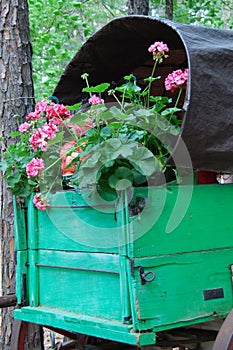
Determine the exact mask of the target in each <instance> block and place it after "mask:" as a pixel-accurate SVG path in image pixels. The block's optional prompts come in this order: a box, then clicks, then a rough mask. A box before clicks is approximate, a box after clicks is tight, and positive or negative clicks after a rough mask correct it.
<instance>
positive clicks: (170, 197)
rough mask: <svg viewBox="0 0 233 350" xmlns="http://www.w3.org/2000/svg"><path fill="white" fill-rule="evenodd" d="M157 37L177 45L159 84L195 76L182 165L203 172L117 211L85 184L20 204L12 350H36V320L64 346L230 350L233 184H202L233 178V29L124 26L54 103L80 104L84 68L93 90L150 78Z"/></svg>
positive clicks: (130, 198)
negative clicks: (43, 206) (179, 72)
mask: <svg viewBox="0 0 233 350" xmlns="http://www.w3.org/2000/svg"><path fill="white" fill-rule="evenodd" d="M156 39H160V40H164V42H167V43H168V44H169V46H170V47H171V56H170V59H169V60H168V61H167V62H168V63H167V62H166V65H165V64H164V65H162V66H161V68H160V74H161V75H162V76H165V75H166V74H167V72H168V71H169V69H170V68H171V67H173V68H176V67H179V66H180V65H184V66H185V65H188V67H189V70H190V73H191V75H190V80H189V85H188V88H187V91H186V97H185V100H184V101H183V103H184V110H185V116H184V121H183V125H182V128H181V135H180V136H182V139H183V141H184V143H182V140H181V137H178V139H177V140H176V144H175V147H174V153H173V159H175V162H176V164H178V165H179V167H180V169H183V168H187V164H188V165H190V164H191V165H192V166H193V168H194V176H193V173H192V172H189V176H186V178H185V181H184V182H183V183H181V184H169V183H168V184H166V185H163V186H161V185H158V186H149V187H135V188H131V189H130V190H126V191H122V192H121V193H120V196H119V198H118V200H117V202H114V203H112V202H110V203H108V202H107V203H106V201H104V200H103V201H102V200H100V198H97V197H96V196H93V195H90V194H91V191H92V190H91V189H88V188H87V189H82V190H79V189H76V190H68V191H60V192H57V193H55V194H51V195H50V206H49V207H48V209H47V210H46V211H38V210H37V209H35V208H34V206H33V202H32V199H29V200H28V201H27V203H24V204H22V202H20V201H17V200H15V250H16V262H17V270H16V275H17V278H16V286H17V291H16V294H17V307H16V309H15V311H14V317H15V320H16V324H15V330H14V335H13V336H12V350H16V349H18V350H25V349H27V346H28V345H27V344H26V331H27V328H28V327H30V324H31V323H36V324H38V325H41V327H42V326H43V327H47V328H49V329H52V330H55V331H57V332H59V333H61V334H64V335H65V336H66V337H67V339H68V338H69V340H64V341H63V343H60V345H59V346H60V347H59V349H116V348H117V349H118V348H119V349H131V348H132V349H134V348H142V349H153V350H159V349H161V350H162V349H167V350H168V349H173V348H175V347H176V348H179V349H180V350H181V349H190V350H191V349H203V350H207V349H214V350H230V349H233V341H232V328H233V326H232V321H233V315H232V312H231V310H232V306H233V289H232V274H233V267H232V266H233V236H232V235H233V221H232V209H233V204H232V198H233V184H224V185H220V184H219V183H217V181H216V183H213V184H198V183H197V182H198V180H197V176H196V173H197V172H196V170H197V169H204V170H207V171H211V172H212V174H213V172H215V173H220V174H229V175H230V174H231V173H232V172H233V152H232V130H233V127H232V124H233V116H232V89H231V87H232V84H230V79H232V76H231V74H232V68H233V61H232V55H233V46H232V39H233V35H232V32H231V31H222V30H214V29H207V28H201V27H194V26H189V25H183V24H177V23H172V22H169V21H160V20H156V19H154V18H149V17H143V16H140V17H134V16H132V17H124V18H119V19H115V20H113V21H112V22H110V23H109V24H108V25H106V26H105V27H103V28H102V29H101V30H100V31H98V32H97V33H96V34H95V35H94V36H93V37H92V38H90V39H89V40H88V41H87V42H86V44H85V45H84V46H83V47H82V48H81V49H80V51H79V52H78V53H77V55H76V56H75V57H74V58H73V60H72V61H71V62H70V64H69V65H68V66H67V68H66V70H65V72H64V74H63V75H62V77H61V79H60V81H59V83H58V85H57V87H56V89H55V92H54V95H55V96H57V97H58V98H59V100H60V101H61V102H62V103H65V104H69V105H72V104H74V103H76V102H77V101H80V100H81V99H82V97H83V96H82V92H81V91H82V87H83V82H82V80H81V79H80V76H81V74H82V73H83V72H87V71H88V72H89V73H90V72H91V73H92V74H91V77H93V80H92V83H93V84H98V83H99V82H100V81H102V80H105V81H112V80H115V81H118V80H119V79H120V77H121V76H122V75H124V74H127V73H128V72H129V71H132V72H133V73H135V72H136V74H137V75H138V74H140V72H141V71H143V74H144V72H145V71H146V70H148V69H149V68H150V67H151V64H152V63H151V62H149V57H147V56H146V55H145V54H144V52H145V48H147V47H148V45H149V44H150V43H151V42H152V41H154V40H156ZM141 52H143V54H142V53H141ZM113 67H114V69H113ZM100 72H101V74H100ZM231 82H232V81H231ZM184 144H185V145H186V146H184ZM189 157H190V158H189ZM214 182H215V181H214ZM227 316H228V317H227ZM226 317H227V318H226ZM224 319H226V320H225V321H224ZM217 334H218V336H217ZM216 336H217V339H216ZM215 339H216V341H215ZM71 340H72V341H71ZM214 343H215V345H214ZM35 349H36V346H35ZM57 349H58V346H57Z"/></svg>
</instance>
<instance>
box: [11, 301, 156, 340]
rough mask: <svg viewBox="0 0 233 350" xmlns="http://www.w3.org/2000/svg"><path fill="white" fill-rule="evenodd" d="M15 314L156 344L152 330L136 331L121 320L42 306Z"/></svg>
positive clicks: (105, 336) (75, 329)
mask: <svg viewBox="0 0 233 350" xmlns="http://www.w3.org/2000/svg"><path fill="white" fill-rule="evenodd" d="M14 316H15V318H16V319H21V320H25V321H28V322H34V323H38V324H42V325H45V326H53V327H56V328H61V329H65V330H68V331H73V332H77V333H82V334H89V335H91V336H94V337H99V338H103V339H109V340H113V341H118V342H121V343H127V344H132V345H142V346H144V345H150V344H155V334H154V333H153V332H151V331H149V332H147V333H138V332H134V331H133V329H132V326H130V325H123V324H121V323H120V322H116V321H113V320H107V319H104V318H99V317H87V316H85V315H75V314H73V315H72V313H65V312H63V313H62V314H60V313H58V311H57V310H52V309H48V308H47V309H46V308H41V307H40V308H32V307H26V308H22V309H21V310H15V312H14Z"/></svg>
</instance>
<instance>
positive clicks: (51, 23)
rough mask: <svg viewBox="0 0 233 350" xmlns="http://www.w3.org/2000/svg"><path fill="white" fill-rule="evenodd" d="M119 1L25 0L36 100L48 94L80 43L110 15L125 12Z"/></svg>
mask: <svg viewBox="0 0 233 350" xmlns="http://www.w3.org/2000/svg"><path fill="white" fill-rule="evenodd" d="M119 3H120V2H119V1H112V0H108V1H101V0H94V1H93V0H92V1H77V0H56V1H55V0H47V1H46V2H45V1H44V0H29V15H30V31H31V40H32V46H33V78H34V87H35V95H36V100H40V99H42V98H47V97H48V96H50V95H51V94H52V92H53V90H54V87H55V86H56V83H57V81H58V79H59V77H60V75H61V74H62V72H63V70H64V68H65V66H66V65H67V64H68V62H69V61H70V60H71V58H72V57H73V56H74V55H75V54H76V52H77V51H78V49H79V48H80V46H81V45H82V44H83V43H84V42H85V41H86V40H87V38H88V37H90V36H91V35H92V34H93V33H94V32H95V31H96V30H98V29H99V28H100V27H102V26H103V25H104V24H106V23H107V22H108V21H109V20H110V19H112V18H114V17H116V16H120V15H123V14H125V8H124V6H122V4H121V5H120V4H119Z"/></svg>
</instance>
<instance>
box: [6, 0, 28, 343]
mask: <svg viewBox="0 0 233 350" xmlns="http://www.w3.org/2000/svg"><path fill="white" fill-rule="evenodd" d="M0 28H1V30H0V86H1V89H0V153H1V159H2V157H3V154H4V150H5V148H6V147H7V146H9V145H10V144H11V142H12V141H11V139H10V137H9V136H8V135H9V133H11V132H14V131H17V129H18V122H21V121H22V120H23V119H24V118H25V115H26V114H27V113H29V112H30V111H31V110H32V108H33V105H34V98H33V94H34V91H33V80H32V67H31V56H32V51H31V43H30V35H29V19H28V4H27V0H18V1H13V0H1V1H0ZM15 115H18V116H19V117H18V122H17V118H15V117H14V116H15ZM13 226H14V213H13V198H12V193H11V192H10V190H9V188H8V187H7V183H6V180H5V179H4V177H3V174H1V176H0V234H1V255H0V260H1V261H0V262H1V278H0V285H1V286H0V289H1V291H0V295H1V296H9V295H11V294H14V293H15V261H14V236H13ZM12 321H13V308H12V307H6V308H3V309H2V311H1V337H0V348H1V349H2V350H8V349H10V342H11V328H12V327H11V325H12Z"/></svg>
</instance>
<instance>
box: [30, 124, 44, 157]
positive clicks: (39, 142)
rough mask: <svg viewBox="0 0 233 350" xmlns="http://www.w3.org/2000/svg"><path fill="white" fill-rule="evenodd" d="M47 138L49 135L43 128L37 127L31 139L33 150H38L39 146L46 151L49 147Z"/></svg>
mask: <svg viewBox="0 0 233 350" xmlns="http://www.w3.org/2000/svg"><path fill="white" fill-rule="evenodd" d="M47 138H48V135H47V134H46V133H45V132H44V131H43V130H42V129H41V128H38V129H36V130H35V131H34V132H33V134H32V136H31V137H30V139H29V141H30V143H31V146H32V149H33V151H34V152H36V151H37V150H38V148H39V149H41V150H42V151H46V150H47V148H48V141H47Z"/></svg>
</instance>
